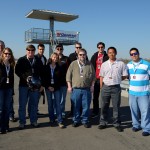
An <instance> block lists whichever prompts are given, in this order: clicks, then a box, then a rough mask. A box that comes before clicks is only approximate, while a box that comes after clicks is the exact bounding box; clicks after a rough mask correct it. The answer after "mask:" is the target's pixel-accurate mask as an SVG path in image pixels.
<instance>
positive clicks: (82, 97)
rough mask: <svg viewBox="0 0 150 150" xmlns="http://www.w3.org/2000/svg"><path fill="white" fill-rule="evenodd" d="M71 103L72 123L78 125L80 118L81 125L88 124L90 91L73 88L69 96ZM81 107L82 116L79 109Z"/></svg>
mask: <svg viewBox="0 0 150 150" xmlns="http://www.w3.org/2000/svg"><path fill="white" fill-rule="evenodd" d="M71 100H72V103H73V106H74V107H73V122H75V123H79V122H80V116H82V124H85V123H88V121H89V120H88V119H89V113H90V103H91V91H90V89H89V88H74V89H73V91H72V95H71ZM81 106H82V115H80V114H81V113H80V112H81V111H80V108H81Z"/></svg>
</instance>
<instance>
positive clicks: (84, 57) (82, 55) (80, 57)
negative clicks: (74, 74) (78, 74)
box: [78, 51, 86, 62]
mask: <svg viewBox="0 0 150 150" xmlns="http://www.w3.org/2000/svg"><path fill="white" fill-rule="evenodd" d="M78 59H79V61H81V62H84V61H85V60H86V54H85V52H82V51H80V52H79V53H78Z"/></svg>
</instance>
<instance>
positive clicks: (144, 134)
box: [142, 132, 150, 136]
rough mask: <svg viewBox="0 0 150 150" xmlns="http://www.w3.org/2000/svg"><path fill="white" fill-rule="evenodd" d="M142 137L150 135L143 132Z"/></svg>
mask: <svg viewBox="0 0 150 150" xmlns="http://www.w3.org/2000/svg"><path fill="white" fill-rule="evenodd" d="M142 135H143V136H149V135H150V133H148V132H143V133H142Z"/></svg>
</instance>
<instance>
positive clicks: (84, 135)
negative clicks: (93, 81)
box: [0, 77, 150, 150]
mask: <svg viewBox="0 0 150 150" xmlns="http://www.w3.org/2000/svg"><path fill="white" fill-rule="evenodd" d="M15 79H16V80H15V81H16V84H15V96H14V99H15V104H14V108H15V112H16V114H15V116H16V117H18V87H17V85H18V78H17V77H15ZM39 109H40V112H42V113H44V114H45V115H44V116H41V117H39V119H38V123H40V127H39V128H32V127H30V122H29V119H27V128H26V129H24V130H18V128H17V127H18V124H19V123H18V121H17V122H15V123H12V122H10V128H11V130H12V132H9V133H7V134H5V135H1V134H0V150H99V149H100V150H150V136H149V137H143V136H142V135H141V134H142V131H139V132H136V133H134V132H132V130H131V117H130V109H129V106H128V100H127V98H126V97H122V104H121V119H122V125H123V128H124V132H120V133H119V132H117V130H116V129H115V128H114V127H113V126H112V125H111V123H112V121H111V119H110V124H109V126H108V128H107V129H104V130H99V129H98V128H97V126H98V123H99V117H97V118H95V119H92V118H91V119H90V121H91V124H92V126H91V128H88V129H87V128H84V127H83V126H82V125H81V126H79V127H77V128H73V127H72V125H71V123H72V121H71V118H70V117H67V118H66V120H65V124H66V128H65V129H60V128H59V127H58V126H57V125H56V126H55V127H50V126H49V119H48V115H47V103H46V104H45V105H43V104H42V99H41V100H40V105H39ZM66 110H67V112H69V110H70V100H69V94H68V96H67V104H66ZM110 116H112V108H111V109H110Z"/></svg>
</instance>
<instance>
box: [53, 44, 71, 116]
mask: <svg viewBox="0 0 150 150" xmlns="http://www.w3.org/2000/svg"><path fill="white" fill-rule="evenodd" d="M63 50H64V48H63V45H62V44H58V45H56V48H55V51H56V53H57V54H58V56H59V61H58V63H59V65H60V69H61V79H60V97H61V102H60V106H61V112H62V117H63V118H65V116H66V114H65V104H66V95H67V82H66V73H67V70H68V67H69V65H70V60H69V58H68V57H67V56H65V55H64V54H63Z"/></svg>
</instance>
